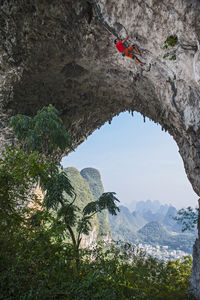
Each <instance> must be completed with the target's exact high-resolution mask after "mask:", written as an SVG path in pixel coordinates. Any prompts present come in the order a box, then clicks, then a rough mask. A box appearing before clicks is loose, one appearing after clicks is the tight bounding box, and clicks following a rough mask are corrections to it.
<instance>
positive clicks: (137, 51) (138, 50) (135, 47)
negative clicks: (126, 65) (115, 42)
mask: <svg viewBox="0 0 200 300" xmlns="http://www.w3.org/2000/svg"><path fill="white" fill-rule="evenodd" d="M132 46H133V49H134V50H135V52H136V53H137V54H139V55H142V53H141V51H140V49H139V48H138V46H137V45H136V44H133V45H132Z"/></svg>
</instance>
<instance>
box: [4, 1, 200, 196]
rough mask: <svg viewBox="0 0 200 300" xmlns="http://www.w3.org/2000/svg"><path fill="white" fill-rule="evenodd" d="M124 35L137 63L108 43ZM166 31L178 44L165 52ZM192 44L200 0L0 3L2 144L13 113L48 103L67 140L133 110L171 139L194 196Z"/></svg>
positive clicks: (196, 118) (197, 150)
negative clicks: (133, 46) (56, 113)
mask: <svg viewBox="0 0 200 300" xmlns="http://www.w3.org/2000/svg"><path fill="white" fill-rule="evenodd" d="M107 25H108V26H107ZM109 28H110V29H109ZM127 32H128V34H129V36H130V38H129V41H130V42H136V43H137V44H138V46H139V47H140V48H141V49H143V55H142V56H143V57H142V58H140V59H141V60H143V61H144V62H146V63H147V65H146V66H145V67H144V68H142V67H141V66H139V65H136V64H135V62H134V61H132V60H130V59H129V58H123V57H122V56H121V54H120V53H117V51H116V49H115V46H114V44H113V39H114V35H117V36H118V37H125V35H126V33H127ZM113 34H114V35H113ZM170 36H172V37H176V38H177V43H176V44H175V46H174V47H172V46H170V45H169V44H168V45H167V46H168V48H167V49H166V48H165V49H164V48H163V46H164V45H166V43H165V41H166V39H167V38H168V37H170ZM198 41H200V2H199V1H198V0H181V1H175V0H169V1H160V0H159V1H158V0H146V1H144V0H137V1H132V0H126V1H124V0H123V1H120V0H119V1H117V2H116V1H115V0H98V1H97V0H96V1H95V0H89V1H86V0H85V1H84V0H82V1H81V0H73V1H68V0H51V1H50V0H42V1H39V0H33V1H28V0H27V1H22V0H19V1H14V0H13V1H12V0H7V1H6V0H5V1H4V0H1V1H0V115H1V121H0V122H1V123H0V126H1V144H2V145H3V144H4V143H5V141H7V140H8V139H9V138H10V132H9V131H8V129H7V123H8V120H9V117H10V116H11V115H14V114H16V113H25V114H29V115H33V114H34V113H35V112H36V111H37V110H38V109H39V108H41V107H43V106H44V105H47V104H49V103H52V104H54V105H55V106H56V107H57V108H58V109H59V110H60V112H61V115H62V118H63V120H64V124H65V126H66V128H67V129H68V130H69V132H70V134H71V136H72V139H73V143H74V146H76V145H78V144H80V143H81V142H83V141H84V140H85V138H86V137H87V136H88V135H90V134H91V133H92V132H93V131H94V130H96V129H97V128H99V127H101V126H102V125H103V124H104V123H105V122H106V121H111V120H112V118H113V116H115V115H117V114H119V113H120V112H122V111H126V110H129V111H139V112H141V113H142V114H143V115H144V116H147V117H149V118H150V119H152V120H153V121H155V122H157V123H159V124H160V125H161V126H162V127H163V129H165V130H167V131H168V132H169V133H170V134H171V135H172V136H173V138H174V140H175V141H176V143H177V145H178V147H179V151H180V155H181V156H182V159H183V161H184V166H185V171H186V174H187V176H188V178H189V180H190V182H191V184H192V186H193V189H194V191H195V192H196V193H197V194H198V195H200V137H199V136H200V111H199V108H200V107H199V105H200V86H199V78H200V55H199V52H198V49H197V45H198Z"/></svg>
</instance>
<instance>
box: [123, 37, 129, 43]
mask: <svg viewBox="0 0 200 300" xmlns="http://www.w3.org/2000/svg"><path fill="white" fill-rule="evenodd" d="M128 38H129V37H128V36H127V37H126V38H125V39H124V40H123V41H122V44H124V43H126V41H127V40H128Z"/></svg>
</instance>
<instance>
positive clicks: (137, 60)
mask: <svg viewBox="0 0 200 300" xmlns="http://www.w3.org/2000/svg"><path fill="white" fill-rule="evenodd" d="M132 58H133V59H134V61H135V62H136V63H137V64H139V65H141V66H143V67H144V65H145V63H143V62H141V61H140V60H139V59H138V58H137V57H136V56H135V55H133V57H132Z"/></svg>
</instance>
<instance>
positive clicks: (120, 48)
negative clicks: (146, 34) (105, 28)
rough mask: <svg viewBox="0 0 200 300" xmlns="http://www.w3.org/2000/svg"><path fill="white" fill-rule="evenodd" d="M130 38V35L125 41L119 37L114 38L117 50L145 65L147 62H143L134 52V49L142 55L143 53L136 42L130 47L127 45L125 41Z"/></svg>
mask: <svg viewBox="0 0 200 300" xmlns="http://www.w3.org/2000/svg"><path fill="white" fill-rule="evenodd" d="M128 38H129V37H128V36H127V37H126V38H125V39H124V40H123V41H120V40H118V39H116V40H114V43H115V45H116V48H117V50H118V51H119V52H121V53H122V56H128V57H130V58H132V59H134V61H135V62H136V63H137V64H140V65H141V66H144V65H145V63H143V62H141V61H140V60H139V59H138V58H137V57H136V56H135V54H134V53H133V50H134V51H135V52H136V53H137V54H139V55H140V56H141V55H142V54H141V51H140V50H139V49H138V47H137V46H136V45H135V44H132V45H131V46H128V47H126V46H125V43H126V41H127V40H128Z"/></svg>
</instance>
